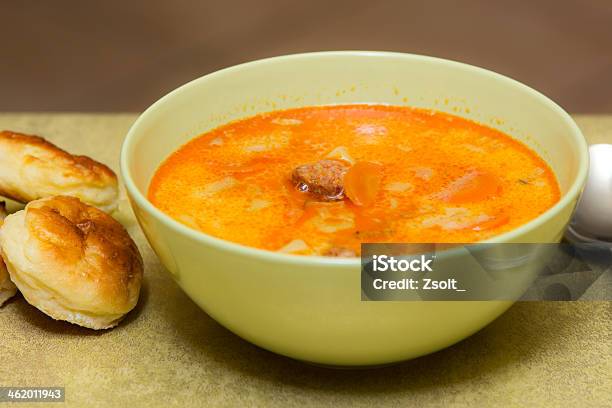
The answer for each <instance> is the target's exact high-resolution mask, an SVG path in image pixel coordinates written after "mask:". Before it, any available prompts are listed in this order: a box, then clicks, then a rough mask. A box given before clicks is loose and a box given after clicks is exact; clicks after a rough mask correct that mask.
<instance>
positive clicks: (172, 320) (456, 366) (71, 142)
mask: <svg viewBox="0 0 612 408" xmlns="http://www.w3.org/2000/svg"><path fill="white" fill-rule="evenodd" d="M135 117H136V115H134V114H55V113H54V114H0V129H11V130H16V131H22V132H26V133H35V134H40V135H42V136H45V137H47V138H48V139H50V140H51V141H53V142H55V143H57V144H58V145H59V146H61V147H64V148H66V149H68V150H70V151H72V152H75V153H80V154H87V155H90V156H92V157H94V158H96V159H98V160H100V161H102V162H104V163H106V164H108V165H109V166H111V167H112V168H113V169H114V170H115V171H117V172H118V167H119V149H120V145H121V142H122V140H123V138H124V136H125V134H126V132H127V130H128V128H129V126H130V125H131V123H132V122H133V121H134V119H135ZM577 120H578V123H579V125H580V127H581V128H582V129H583V131H584V132H585V134H586V136H587V138H588V139H589V142H590V143H602V142H608V143H612V116H577ZM0 171H2V169H0ZM124 197H125V196H124ZM123 204H124V205H126V203H125V202H124V203H123ZM127 224H128V227H129V228H128V229H129V232H130V233H131V234H132V236H133V237H134V238H135V240H136V242H137V244H138V246H139V247H140V249H141V252H142V254H143V257H144V260H145V281H144V288H143V293H142V297H141V300H140V303H139V305H138V306H137V309H136V310H135V311H133V312H132V313H131V314H130V315H129V316H128V317H127V319H126V320H125V321H124V322H123V323H122V324H121V325H120V326H119V327H117V328H116V329H114V330H110V331H102V332H94V331H91V330H87V329H82V328H79V327H77V326H74V325H71V324H68V323H64V322H57V321H53V320H51V319H50V318H48V317H46V316H45V315H43V314H42V313H40V312H39V311H38V310H36V309H35V308H33V307H31V306H29V305H28V304H27V303H26V302H25V301H24V300H23V298H22V297H21V296H18V297H16V298H14V299H13V300H11V301H9V302H8V304H7V305H5V306H4V307H2V308H0V386H63V387H65V390H66V402H67V404H68V405H74V406H90V407H95V406H100V407H114V406H117V407H126V406H129V407H139V406H143V407H151V406H168V405H169V404H171V405H178V406H209V405H210V406H281V407H290V406H322V405H333V406H335V407H340V406H350V407H360V406H384V405H391V406H416V407H429V406H435V407H446V406H530V407H533V406H547V407H548V406H550V407H589V406H590V407H604V406H612V357H611V354H612V345H611V333H612V329H611V324H610V323H611V319H610V315H611V311H612V303H611V302H603V301H599V302H572V303H566V302H558V303H554V302H525V303H517V304H515V305H514V306H513V307H512V308H511V309H510V310H509V311H508V312H506V313H505V314H504V315H503V316H501V317H500V318H499V319H497V320H496V321H495V322H493V323H491V324H490V325H489V326H487V327H486V328H484V329H483V330H481V331H480V332H479V333H477V334H475V335H473V336H472V337H470V338H468V339H466V340H464V341H462V342H460V343H458V344H456V345H454V346H452V347H450V348H448V349H445V350H442V351H440V352H437V353H434V354H432V355H429V356H425V357H422V358H418V359H415V360H412V361H409V362H406V363H402V364H399V365H395V366H390V367H386V368H380V369H374V370H333V369H325V368H319V367H314V366H309V365H306V364H303V363H300V362H296V361H293V360H290V359H288V358H284V357H281V356H278V355H275V354H272V353H270V352H267V351H265V350H262V349H259V348H257V347H255V346H253V345H251V344H249V343H247V342H245V341H243V340H241V339H240V338H238V337H237V336H235V335H233V334H232V333H230V332H229V331H227V330H226V329H224V328H222V327H221V326H219V325H218V324H217V323H215V322H214V321H213V320H212V319H211V318H210V317H208V316H207V315H206V314H205V313H204V312H203V311H202V310H200V309H199V308H198V307H197V306H196V305H195V304H194V303H193V302H192V301H191V300H189V298H187V296H186V295H185V294H183V292H182V291H181V290H180V289H179V288H178V287H177V285H176V284H175V283H174V282H173V281H172V279H171V278H170V275H169V274H168V273H166V272H165V271H164V269H163V267H162V266H161V265H160V263H159V261H158V260H157V259H156V257H155V255H154V254H153V252H152V251H151V249H150V247H149V246H148V244H147V243H146V241H145V239H144V237H143V236H142V234H141V232H140V231H139V230H138V227H137V225H136V224H135V222H134V221H133V220H130V219H128V222H127ZM0 405H1V404H0ZM19 406H20V407H21V406H25V405H23V404H20V405H19ZM35 406H41V404H36V405H35ZM52 406H58V405H52Z"/></svg>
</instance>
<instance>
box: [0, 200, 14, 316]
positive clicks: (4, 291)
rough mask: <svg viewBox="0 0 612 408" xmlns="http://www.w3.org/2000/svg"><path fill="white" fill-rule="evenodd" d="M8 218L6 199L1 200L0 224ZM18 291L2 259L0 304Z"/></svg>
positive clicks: (0, 261) (0, 260)
mask: <svg viewBox="0 0 612 408" xmlns="http://www.w3.org/2000/svg"><path fill="white" fill-rule="evenodd" d="M5 218H6V204H5V203H4V201H2V202H0V226H1V225H2V222H3V220H4V219H5ZM15 293H17V286H15V284H14V283H13V282H11V279H10V277H9V274H8V271H7V269H6V265H5V264H4V262H3V261H2V259H0V306H2V304H3V303H4V302H6V301H7V300H9V299H10V298H12V297H13V296H15Z"/></svg>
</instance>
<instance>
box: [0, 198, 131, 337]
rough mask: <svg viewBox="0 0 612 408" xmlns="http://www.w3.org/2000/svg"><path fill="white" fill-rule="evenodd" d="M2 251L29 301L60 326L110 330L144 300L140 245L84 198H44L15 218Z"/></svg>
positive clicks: (3, 235) (1, 233) (3, 231)
mask: <svg viewBox="0 0 612 408" xmlns="http://www.w3.org/2000/svg"><path fill="white" fill-rule="evenodd" d="M0 249H1V251H2V255H3V257H4V259H5V262H6V266H7V268H8V272H9V274H10V276H11V279H12V281H13V282H14V283H15V284H16V285H17V287H18V288H19V290H20V291H21V292H22V294H23V296H24V297H25V299H26V300H27V301H28V303H30V304H32V305H33V306H35V307H37V308H38V309H40V310H41V311H43V312H44V313H46V314H47V315H49V316H51V317H52V318H54V319H56V320H66V321H69V322H71V323H75V324H78V325H81V326H84V327H89V328H92V329H106V328H110V327H114V326H116V325H117V324H118V323H119V321H120V320H121V318H122V317H123V316H124V315H125V314H126V313H128V312H129V311H130V310H132V309H133V308H134V306H136V303H137V302H138V297H139V293H140V287H141V282H142V274H143V263H142V257H141V255H140V253H139V251H138V248H137V247H136V244H135V243H134V241H133V240H132V239H131V238H130V236H129V235H128V233H127V231H126V230H125V229H124V228H123V226H122V225H121V224H119V223H118V222H117V221H115V220H114V219H113V218H112V217H111V216H109V215H108V214H106V213H104V212H103V211H100V210H99V209H97V208H95V207H93V206H90V205H87V204H85V203H83V202H81V201H80V200H79V199H77V198H74V197H67V196H54V197H49V198H43V199H39V200H36V201H32V202H30V203H29V204H28V205H27V206H26V207H25V209H24V210H22V211H18V212H16V213H15V214H12V215H9V216H8V217H7V218H6V220H5V222H4V225H3V226H2V227H1V228H0Z"/></svg>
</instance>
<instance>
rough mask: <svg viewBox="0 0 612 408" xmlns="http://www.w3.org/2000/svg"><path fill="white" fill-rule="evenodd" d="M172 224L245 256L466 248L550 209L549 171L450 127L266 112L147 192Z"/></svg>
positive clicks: (371, 108) (435, 122)
mask: <svg viewBox="0 0 612 408" xmlns="http://www.w3.org/2000/svg"><path fill="white" fill-rule="evenodd" d="M148 196H149V199H150V200H151V201H152V202H153V204H154V205H155V206H157V207H158V208H159V209H161V210H162V211H163V212H165V213H167V214H168V215H170V216H171V217H173V218H174V219H176V220H178V221H180V222H181V223H183V224H185V225H188V226H189V227H191V228H194V229H197V230H200V231H203V232H205V233H207V234H210V235H213V236H215V237H219V238H222V239H226V240H229V241H233V242H237V243H240V244H244V245H248V246H251V247H256V248H262V249H267V250H271V251H280V252H285V253H294V254H303V255H329V256H356V255H358V254H359V253H360V243H362V242H402V243H416V242H436V243H453V242H474V241H479V240H482V239H486V238H488V237H491V236H493V235H496V234H499V233H502V232H505V231H509V230H511V229H513V228H516V227H517V226H519V225H521V224H524V223H525V222H527V221H529V220H531V219H533V218H534V217H536V216H538V215H539V214H541V213H542V212H544V211H545V210H547V209H548V208H550V207H551V206H552V205H553V204H555V203H556V202H557V201H558V200H559V187H558V184H557V181H556V179H555V176H554V174H553V173H552V171H551V169H550V168H549V167H548V165H547V164H546V163H545V162H544V161H543V160H542V159H541V158H540V157H539V156H538V155H537V154H536V153H534V152H533V151H532V150H530V149H529V148H528V147H527V146H525V145H523V144H522V143H520V142H518V141H516V140H514V139H512V138H511V137H509V136H508V135H506V134H504V133H502V132H500V131H498V130H495V129H492V128H490V127H487V126H484V125H481V124H478V123H475V122H473V121H470V120H467V119H464V118H460V117H458V116H454V115H450V114H446V113H442V112H437V111H431V110H424V109H416V108H409V107H398V106H388V105H366V104H359V105H333V106H312V107H304V108H299V109H291V110H283V111H274V112H270V113H264V114H260V115H257V116H253V117H250V118H247V119H243V120H240V121H236V122H232V123H229V124H227V125H225V126H221V127H219V128H216V129H214V130H212V131H210V132H207V133H205V134H203V135H200V136H198V137H196V138H195V139H193V140H192V141H190V142H189V143H187V144H186V145H184V146H182V147H181V148H180V149H178V150H177V151H176V152H174V153H173V154H172V155H171V156H170V157H168V159H166V160H165V161H164V162H163V163H162V165H161V166H160V167H159V169H158V170H157V172H156V173H155V175H154V177H153V179H152V181H151V185H150V187H149V192H148Z"/></svg>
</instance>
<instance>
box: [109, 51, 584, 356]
mask: <svg viewBox="0 0 612 408" xmlns="http://www.w3.org/2000/svg"><path fill="white" fill-rule="evenodd" d="M359 102H369V103H387V104H395V105H411V106H416V107H425V108H432V109H437V110H441V111H446V112H450V113H453V114H457V115H460V116H464V117H467V118H470V119H474V120H476V121H479V122H482V123H485V124H487V125H490V126H493V127H496V128H499V129H501V130H503V131H505V132H507V133H509V134H510V135H512V136H513V137H515V138H517V139H520V140H521V141H523V142H525V143H526V144H527V145H529V146H531V147H532V148H533V149H535V150H536V151H537V152H538V153H539V154H540V155H541V156H542V157H543V158H544V159H545V160H547V162H548V163H549V164H550V165H551V167H552V169H553V170H554V172H555V174H556V176H557V179H558V181H559V184H560V186H561V191H562V197H561V200H560V201H559V202H558V203H557V204H556V205H555V206H554V207H553V208H551V209H550V210H548V211H546V212H545V213H544V214H542V215H541V216H539V217H538V218H536V219H534V220H532V221H531V222H529V223H527V224H525V225H523V226H521V227H519V228H517V229H515V230H512V231H510V232H508V233H505V234H503V235H499V236H497V237H495V238H493V239H491V240H490V241H491V242H554V241H558V240H559V238H560V237H561V235H562V233H563V230H564V228H565V226H566V224H567V223H568V221H569V219H570V216H571V213H572V211H573V208H574V206H575V204H576V201H577V199H578V196H579V193H580V191H581V189H582V187H583V185H584V182H585V178H586V174H587V166H588V154H587V146H586V143H585V140H584V138H583V136H582V134H581V133H580V130H579V129H578V127H577V126H576V124H575V123H574V121H573V120H572V119H571V118H570V117H569V115H568V114H567V113H566V112H564V111H563V110H562V109H561V108H560V107H559V106H557V105H556V104H555V103H554V102H552V101H551V100H550V99H548V98H546V97H545V96H543V95H542V94H540V93H538V92H536V91H534V90H533V89H531V88H529V87H527V86H525V85H522V84H520V83H519V82H516V81H514V80H512V79H509V78H507V77H504V76H501V75H498V74H496V73H493V72H490V71H487V70H484V69H480V68H476V67H473V66H469V65H465V64H461V63H457V62H452V61H447V60H442V59H437V58H430V57H424V56H418V55H409V54H399V53H387V52H356V51H355V52H352V51H350V52H322V53H311V54H300V55H289V56H284V57H278V58H270V59H265V60H261V61H255V62H251V63H247V64H242V65H238V66H235V67H231V68H228V69H224V70H221V71H218V72H215V73H213V74H210V75H206V76H204V77H202V78H199V79H196V80H194V81H192V82H190V83H188V84H186V85H184V86H182V87H180V88H178V89H176V90H175V91H173V92H171V93H169V94H168V95H166V96H164V97H163V98H162V99H160V100H159V101H157V102H156V103H155V104H153V105H152V106H151V107H150V108H148V109H147V110H146V111H145V112H144V113H143V114H142V115H141V116H140V117H139V118H138V120H137V121H136V122H135V123H134V125H133V126H132V128H131V129H130V131H129V133H128V136H127V139H126V140H125V143H124V145H123V150H122V154H121V171H122V175H123V180H124V182H125V185H126V187H127V191H128V194H129V197H130V200H131V203H132V206H133V208H134V211H135V213H136V217H137V218H138V221H139V222H140V225H141V226H142V229H143V230H144V232H145V234H146V236H147V238H148V240H149V242H150V244H151V246H152V247H153V248H154V250H155V252H156V253H157V255H158V256H159V258H160V259H161V261H162V263H163V264H164V265H165V266H166V268H167V269H168V271H170V273H171V274H172V275H173V277H174V279H175V280H176V281H177V282H178V284H179V285H180V286H181V288H183V290H184V291H185V292H186V293H187V294H188V295H189V296H190V297H191V298H192V299H193V300H194V301H195V302H196V303H197V304H198V305H199V306H200V307H201V308H202V309H204V310H205V311H206V312H207V313H208V314H209V315H210V316H212V317H213V318H214V319H215V320H217V321H218V322H219V323H221V324H222V325H224V326H225V327H227V328H228V329H229V330H231V331H233V332H234V333H236V334H237V335H239V336H241V337H243V338H244V339H246V340H248V341H250V342H252V343H255V344H257V345H259V346H261V347H263V348H266V349H268V350H272V351H274V352H276V353H280V354H284V355H286V356H290V357H293V358H296V359H300V360H305V361H309V362H314V363H320V364H329V365H343V366H352V365H356V366H364V365H375V364H385V363H391V362H396V361H401V360H406V359H410V358H413V357H417V356H420V355H423V354H427V353H431V352H433V351H436V350H439V349H441V348H444V347H447V346H449V345H451V344H453V343H455V342H457V341H459V340H461V339H463V338H465V337H467V336H469V335H470V334H472V333H474V332H476V331H477V330H479V329H481V328H482V327H484V326H485V325H486V324H488V323H489V322H491V321H492V320H494V319H495V318H496V317H498V316H499V315H500V314H501V313H503V312H504V310H506V309H507V308H508V307H509V306H510V304H511V302H507V301H506V302H499V301H496V302H484V301H483V302H362V301H360V293H361V291H360V267H359V261H357V260H343V259H330V258H322V257H302V256H292V255H283V254H278V253H274V252H268V251H263V250H259V249H254V248H248V247H245V246H242V245H238V244H234V243H232V242H227V241H224V240H221V239H217V238H214V237H212V236H209V235H206V234H204V233H201V232H198V231H195V230H193V229H190V228H189V227H187V226H185V225H183V224H181V223H179V222H177V221H175V220H173V219H172V218H170V217H168V216H167V215H165V214H164V213H162V212H161V211H159V210H158V209H156V208H155V207H154V206H153V205H152V204H151V203H150V202H149V201H148V200H147V198H146V191H147V187H148V185H149V181H150V179H151V177H152V175H153V173H154V172H155V170H156V168H157V167H158V165H159V164H160V163H161V162H162V161H163V160H164V159H165V158H166V157H167V156H168V155H169V154H171V153H172V152H173V151H175V150H176V149H177V148H178V147H179V146H181V145H183V144H184V143H186V142H187V141H188V140H190V139H192V138H193V137H195V136H197V135H199V134H200V133H202V132H205V131H207V130H209V129H212V128H215V127H217V126H219V125H222V124H224V123H226V122H229V121H232V120H235V119H239V118H243V117H246V116H250V115H254V114H256V113H260V112H265V111H270V110H275V109H284V108H293V107H298V106H305V105H320V104H334V103H359ZM432 154H435V153H433V152H432ZM176 199H177V200H180V199H181V198H180V197H176Z"/></svg>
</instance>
